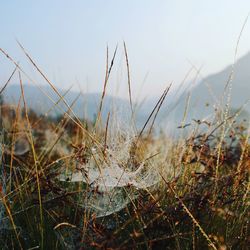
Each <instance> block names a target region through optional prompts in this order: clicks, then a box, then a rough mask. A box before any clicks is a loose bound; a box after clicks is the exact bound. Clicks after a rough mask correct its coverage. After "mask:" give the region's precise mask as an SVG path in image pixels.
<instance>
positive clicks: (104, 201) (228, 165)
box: [0, 46, 250, 250]
mask: <svg viewBox="0 0 250 250" xmlns="http://www.w3.org/2000/svg"><path fill="white" fill-rule="evenodd" d="M124 48H125V51H126V47H125V46H124ZM2 52H3V51H2ZM3 53H5V52H3ZM26 55H27V57H28V59H29V60H30V61H31V64H32V65H33V66H34V67H35V68H36V70H37V71H38V72H40V74H41V76H42V77H43V78H44V79H45V80H46V81H47V83H48V84H49V85H50V86H51V87H52V89H54V91H55V92H56V93H57V90H56V88H55V87H54V85H53V84H52V83H51V82H50V81H49V80H48V79H47V77H46V76H45V75H44V74H43V73H42V71H41V70H40V69H39V68H38V66H37V65H36V64H35V63H34V62H33V60H32V59H31V58H30V57H29V55H28V54H26ZM114 56H115V55H114ZM7 57H8V59H10V60H12V59H11V58H10V57H9V56H7ZM126 60H127V69H128V87H129V88H128V89H129V97H130V104H131V113H132V115H131V121H130V122H129V123H128V124H126V123H125V124H124V123H122V122H121V121H119V120H118V119H117V118H116V116H115V114H113V113H110V115H109V116H108V118H107V120H103V118H102V115H101V113H102V103H103V100H104V98H105V94H106V87H107V83H108V79H109V74H110V72H111V69H112V65H113V60H112V61H111V63H110V66H109V65H108V63H107V70H106V78H105V82H104V87H103V92H102V97H101V100H100V105H99V110H97V117H96V120H95V121H86V120H81V119H79V118H78V117H76V116H75V115H74V112H73V111H72V107H73V106H74V103H69V104H68V103H66V102H65V101H64V98H63V96H61V95H60V94H59V93H57V94H58V100H55V103H54V106H52V107H51V110H48V112H47V113H46V114H44V115H37V114H36V113H35V112H33V111H32V110H31V109H29V108H28V107H27V105H26V101H25V92H24V91H23V84H22V77H23V76H24V72H23V71H22V68H21V67H20V66H19V65H18V64H17V63H15V62H14V63H15V64H16V69H15V71H14V72H13V74H18V75H19V80H20V88H21V90H22V95H21V96H20V101H19V103H18V105H16V106H11V105H9V104H7V103H5V102H4V99H3V100H2V101H1V107H0V109H1V115H0V120H1V124H0V136H1V137H0V143H1V148H0V156H1V158H0V164H1V168H0V170H1V172H0V178H1V181H0V223H1V224H0V247H1V249H221V250H224V249H248V247H249V244H250V242H249V241H250V238H249V166H250V144H249V121H244V120H239V119H237V117H238V116H239V114H240V112H241V110H240V109H239V110H237V111H236V112H234V113H232V112H231V111H230V108H229V105H228V101H227V100H228V99H230V82H229V84H228V85H229V88H228V89H226V92H225V100H226V101H225V103H224V105H222V109H221V110H216V111H215V114H214V118H213V120H206V121H204V120H202V119H201V120H195V121H192V123H191V124H188V126H187V124H186V123H185V111H184V112H183V113H184V115H183V121H182V123H181V125H180V124H176V127H179V129H178V131H179V135H178V137H177V139H173V138H170V137H169V136H167V135H166V134H164V133H163V132H160V133H154V123H155V120H156V117H157V114H158V112H160V108H161V105H162V104H163V102H164V99H165V98H166V97H167V94H168V90H169V89H168V88H167V89H166V90H165V91H164V93H163V94H162V96H161V97H160V98H159V101H158V102H157V103H156V104H155V107H152V110H150V111H149V114H150V115H149V117H148V120H146V121H145V126H144V127H143V128H137V127H136V126H135V117H134V116H135V115H136V112H135V110H134V106H133V100H132V98H131V86H130V79H129V78H130V77H129V64H128V58H127V54H126ZM108 66H109V67H108ZM11 77H12V76H11ZM11 77H10V79H11ZM26 77H27V76H26ZM8 83H9V81H7V82H6V84H3V86H4V87H3V88H2V89H1V92H0V93H1V94H3V93H4V89H5V88H7V87H8V86H7V85H8ZM1 86H2V85H1ZM76 101H77V100H76ZM59 102H62V103H64V105H65V107H67V109H68V112H65V114H64V115H62V116H60V117H56V118H55V117H53V116H51V114H53V111H54V109H56V108H57V105H58V103H59ZM151 111H152V112H151ZM150 112H151V113H150ZM186 127H188V129H189V130H188V133H187V132H184V131H186V130H185V129H187V128H186Z"/></svg>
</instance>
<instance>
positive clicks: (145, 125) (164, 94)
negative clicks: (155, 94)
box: [137, 88, 168, 142]
mask: <svg viewBox="0 0 250 250" xmlns="http://www.w3.org/2000/svg"><path fill="white" fill-rule="evenodd" d="M167 89H168V88H166V89H165V90H164V91H163V94H162V95H161V97H160V99H159V100H158V101H157V103H156V105H155V106H154V108H153V110H152V111H151V113H150V115H149V117H148V119H147V120H146V122H145V124H144V126H143V127H142V129H141V132H140V133H139V135H138V138H137V142H138V141H139V139H140V137H141V136H142V134H143V132H144V130H145V128H146V127H147V125H148V123H149V121H150V119H151V117H152V116H153V114H154V112H155V110H156V109H157V107H158V106H159V105H161V102H162V100H164V98H165V97H164V96H166V92H167Z"/></svg>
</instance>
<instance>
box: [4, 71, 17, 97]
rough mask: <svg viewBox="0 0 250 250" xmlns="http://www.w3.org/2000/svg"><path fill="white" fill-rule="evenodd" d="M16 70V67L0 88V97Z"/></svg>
mask: <svg viewBox="0 0 250 250" xmlns="http://www.w3.org/2000/svg"><path fill="white" fill-rule="evenodd" d="M16 70H17V67H15V69H14V70H13V71H12V73H11V75H10V77H9V79H8V80H7V82H6V83H5V84H4V86H3V87H2V88H1V90H0V95H1V94H2V93H3V91H4V90H5V88H6V87H7V85H8V84H9V82H10V80H11V79H12V77H13V75H14V74H15V72H16Z"/></svg>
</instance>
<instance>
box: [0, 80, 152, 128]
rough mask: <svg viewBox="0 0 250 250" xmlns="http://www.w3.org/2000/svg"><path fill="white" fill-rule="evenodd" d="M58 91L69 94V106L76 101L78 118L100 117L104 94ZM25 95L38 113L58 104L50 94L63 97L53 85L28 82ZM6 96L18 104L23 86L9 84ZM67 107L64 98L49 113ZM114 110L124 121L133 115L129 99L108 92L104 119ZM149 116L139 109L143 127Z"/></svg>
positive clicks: (67, 95) (138, 121) (54, 113)
mask: <svg viewBox="0 0 250 250" xmlns="http://www.w3.org/2000/svg"><path fill="white" fill-rule="evenodd" d="M41 89H42V91H41ZM58 92H59V93H60V94H61V95H64V94H65V96H64V99H65V101H66V102H67V103H68V104H69V105H71V104H72V103H74V101H75V103H74V105H73V106H72V110H73V111H74V113H75V114H76V115H77V116H78V117H80V118H84V119H88V120H94V119H95V118H96V115H97V112H98V109H99V105H100V100H101V94H99V93H86V94H81V95H80V96H79V92H77V91H68V92H67V93H66V91H63V90H61V89H58ZM44 93H46V94H44ZM24 95H25V101H26V103H27V106H28V107H29V108H32V110H34V111H35V112H36V113H38V114H45V113H46V112H48V110H50V109H51V108H52V107H53V106H55V105H54V103H53V101H51V100H50V98H49V97H48V96H50V97H51V99H53V100H54V102H57V101H59V99H60V97H59V96H58V95H57V94H56V93H55V92H54V91H53V90H52V89H51V88H50V87H49V86H39V88H38V87H36V86H32V85H27V84H26V85H24ZM3 96H4V101H5V102H6V103H9V104H15V105H17V103H18V100H19V99H20V96H21V90H20V86H19V85H10V86H8V87H7V88H6V89H5V90H4V93H3ZM67 110H68V108H67V106H66V105H65V104H64V103H63V101H62V100H61V101H60V102H59V104H57V107H54V108H53V110H51V111H50V113H49V115H51V116H58V115H62V114H63V113H64V112H66V111H67ZM114 110H115V112H114V113H115V114H116V115H117V117H118V118H121V120H122V121H124V122H125V121H126V120H129V119H130V118H131V111H130V105H129V101H127V100H126V99H122V98H119V97H113V96H109V95H106V96H105V98H104V101H103V107H102V118H103V119H104V120H106V119H107V116H108V113H109V112H111V113H112V112H113V111H114ZM146 116H147V114H146V113H143V112H138V115H137V124H138V126H141V125H142V124H143V123H144V122H145V120H146V118H147V117H146Z"/></svg>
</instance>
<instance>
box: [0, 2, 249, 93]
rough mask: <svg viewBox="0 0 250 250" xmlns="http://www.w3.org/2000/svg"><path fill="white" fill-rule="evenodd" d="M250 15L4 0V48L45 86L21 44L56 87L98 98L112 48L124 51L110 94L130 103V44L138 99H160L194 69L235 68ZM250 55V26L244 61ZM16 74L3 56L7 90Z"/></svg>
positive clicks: (199, 5) (195, 5)
mask: <svg viewBox="0 0 250 250" xmlns="http://www.w3.org/2000/svg"><path fill="white" fill-rule="evenodd" d="M249 11H250V1H246V0H237V1H236V0H209V1H205V0H204V1H201V0H171V1H170V0H126V1H125V0H123V1H121V0H99V1H98V0H88V1H87V0H71V1H69V0H67V1H66V0H43V1H34V0H30V1H28V0H22V1H20V0H19V1H18V0H16V1H15V0H12V1H1V2H0V25H1V32H0V47H1V48H3V49H5V50H6V51H7V52H8V53H9V54H10V55H11V56H13V57H14V58H15V59H16V60H17V61H20V64H21V65H22V66H23V67H24V69H25V70H26V71H27V72H28V73H29V74H30V75H31V76H32V77H33V78H34V79H35V80H36V81H37V82H38V83H44V82H43V81H42V79H41V78H40V77H39V76H38V74H36V73H35V72H34V70H33V67H32V66H31V65H30V64H27V60H26V59H25V57H24V56H23V54H22V52H21V50H20V48H19V47H18V45H17V43H16V40H15V39H16V38H17V39H18V40H19V41H20V42H21V43H22V44H23V46H24V47H25V48H26V49H27V50H28V52H29V53H30V54H31V55H32V57H33V58H34V60H35V61H36V62H37V64H38V65H39V66H40V67H41V68H42V69H43V71H44V72H45V73H46V74H47V76H48V77H49V78H50V79H51V80H52V81H53V82H54V83H55V84H56V85H57V86H60V87H62V88H67V87H69V86H70V85H72V84H74V85H75V88H78V85H80V86H81V88H82V89H83V91H92V92H93V91H94V92H95V91H101V89H102V85H103V79H104V72H105V60H106V46H107V44H108V45H109V49H110V57H111V53H112V51H113V50H114V48H115V46H116V44H118V55H117V58H116V62H115V67H114V71H113V72H112V77H111V81H110V83H109V87H108V88H109V92H112V93H114V91H116V90H117V89H119V91H120V92H119V94H120V95H122V96H124V97H125V96H127V92H126V86H127V85H126V68H125V59H124V52H123V46H122V45H123V44H122V42H123V40H125V41H126V43H127V49H128V54H129V61H130V67H131V82H132V90H133V93H134V96H135V95H138V94H141V95H143V96H145V95H157V94H159V93H160V92H161V91H162V89H163V87H164V86H165V85H167V84H168V83H170V82H171V81H173V83H174V84H175V86H176V85H177V84H178V83H179V82H180V81H181V80H182V78H183V77H184V75H185V74H186V72H187V71H188V70H189V68H190V67H191V64H190V62H192V63H193V64H195V65H196V66H197V68H198V67H200V66H201V65H203V68H202V74H203V75H207V74H209V73H212V72H216V71H218V70H221V69H222V68H224V66H226V65H228V64H230V63H231V62H232V61H233V55H234V48H235V45H236V41H237V37H238V35H239V33H240V30H241V28H242V25H243V23H244V20H245V18H246V16H247V14H248V12H249ZM249 50H250V20H249V23H248V24H247V25H246V27H245V30H244V33H243V36H242V38H241V42H240V48H239V56H241V55H243V54H245V53H246V52H248V51H249ZM189 61H190V62H189ZM12 69H13V65H11V64H10V63H9V62H8V61H7V60H6V59H5V58H3V57H2V56H0V81H1V83H0V86H1V85H2V84H3V83H4V81H5V80H6V79H7V78H8V76H9V74H10V72H11V71H12ZM143 82H144V84H143Z"/></svg>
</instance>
